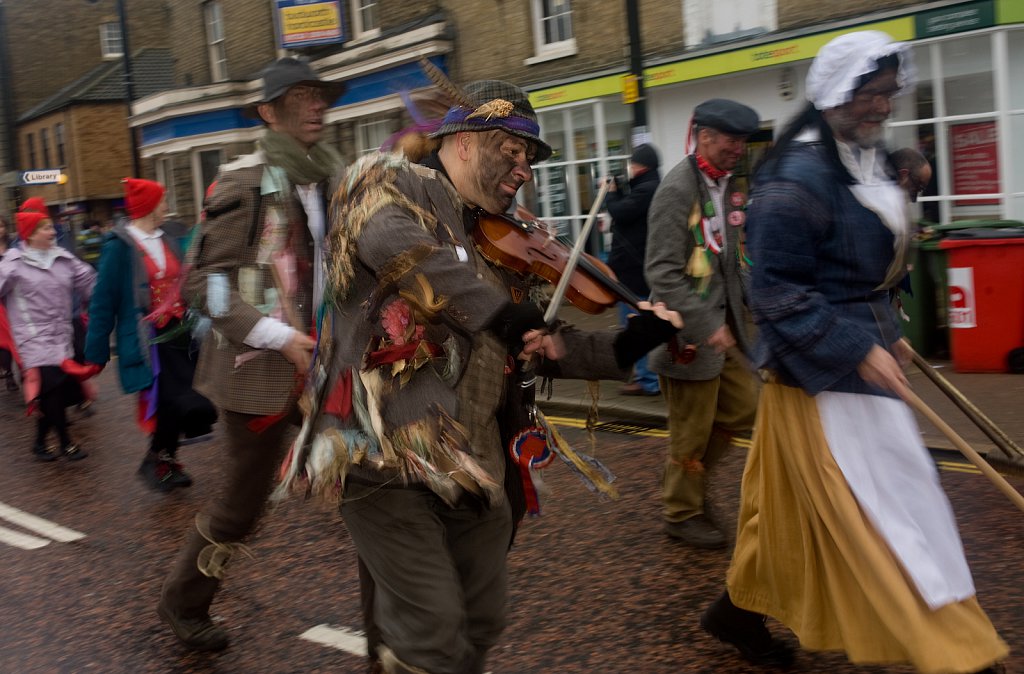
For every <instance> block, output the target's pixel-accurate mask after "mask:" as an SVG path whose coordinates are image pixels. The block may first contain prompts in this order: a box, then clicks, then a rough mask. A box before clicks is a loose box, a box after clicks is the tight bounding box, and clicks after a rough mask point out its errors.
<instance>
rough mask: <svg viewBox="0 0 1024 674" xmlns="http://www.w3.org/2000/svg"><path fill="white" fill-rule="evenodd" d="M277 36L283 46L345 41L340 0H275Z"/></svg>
mask: <svg viewBox="0 0 1024 674" xmlns="http://www.w3.org/2000/svg"><path fill="white" fill-rule="evenodd" d="M274 17H275V19H276V22H277V40H278V44H279V45H280V47H281V48H282V49H294V48H295V47H311V46H314V45H321V44H337V43H339V42H344V41H345V39H346V36H345V22H344V19H343V18H342V10H341V2H340V0H274Z"/></svg>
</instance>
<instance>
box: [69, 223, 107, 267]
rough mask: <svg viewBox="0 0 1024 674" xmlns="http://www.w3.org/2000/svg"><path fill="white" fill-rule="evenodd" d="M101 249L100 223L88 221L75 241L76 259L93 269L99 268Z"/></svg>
mask: <svg viewBox="0 0 1024 674" xmlns="http://www.w3.org/2000/svg"><path fill="white" fill-rule="evenodd" d="M102 247H103V232H102V231H101V230H100V223H99V222H98V221H96V220H90V221H88V222H86V223H85V226H84V227H82V229H81V231H79V232H78V236H77V237H76V241H75V250H76V251H77V252H78V257H79V258H81V259H82V260H83V261H84V262H88V263H89V264H91V265H92V266H93V267H98V266H99V260H100V249H101V248H102Z"/></svg>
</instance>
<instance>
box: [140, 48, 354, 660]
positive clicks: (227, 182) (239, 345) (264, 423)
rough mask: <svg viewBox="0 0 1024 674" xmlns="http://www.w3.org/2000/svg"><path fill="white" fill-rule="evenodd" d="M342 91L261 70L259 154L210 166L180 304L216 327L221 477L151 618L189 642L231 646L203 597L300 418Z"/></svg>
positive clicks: (208, 384)
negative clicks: (212, 172) (332, 114)
mask: <svg viewBox="0 0 1024 674" xmlns="http://www.w3.org/2000/svg"><path fill="white" fill-rule="evenodd" d="M343 90H344V86H343V85H342V84H340V83H337V82H326V81H323V80H321V79H320V78H319V77H318V76H317V74H316V73H315V72H314V70H313V69H312V68H311V67H310V66H309V64H307V63H305V62H304V61H300V60H298V59H294V58H288V57H286V58H282V59H279V60H277V61H275V62H274V63H272V64H270V65H269V66H268V67H267V68H265V69H264V71H263V95H262V98H261V99H260V102H259V103H258V104H257V105H256V106H255V108H252V109H250V112H251V113H253V114H255V115H257V116H258V117H259V118H260V119H262V120H263V122H264V124H266V127H267V128H266V130H265V131H264V132H263V135H262V136H261V137H260V139H259V140H258V141H257V147H258V152H256V153H255V154H251V155H246V156H243V157H239V158H238V159H237V160H235V161H234V162H232V163H230V164H226V165H224V166H222V167H221V170H220V172H219V174H218V177H217V187H216V188H215V189H214V192H213V194H212V196H211V197H210V198H209V199H208V200H207V202H206V214H207V220H206V221H205V222H204V223H203V224H202V226H201V229H200V232H199V234H198V235H197V237H196V241H195V242H194V243H193V244H192V246H191V248H190V253H189V256H188V258H187V260H188V261H190V262H191V264H192V268H191V271H190V272H189V274H188V276H187V278H186V282H185V288H186V294H185V299H186V300H187V301H188V302H189V303H190V304H191V305H192V306H193V307H194V308H196V309H197V310H199V311H201V312H203V313H204V314H206V315H209V316H210V317H211V318H212V321H213V329H212V331H211V332H210V334H209V335H208V336H207V337H206V339H205V341H204V343H203V347H202V350H201V353H200V359H199V367H198V370H197V371H196V388H197V389H198V390H200V391H201V392H203V393H204V394H206V395H207V396H209V397H210V399H211V400H213V401H214V402H215V403H216V404H217V406H218V407H219V408H220V409H221V411H222V413H223V415H224V422H225V426H226V432H227V451H226V453H225V455H224V471H225V473H226V481H225V485H224V491H223V493H222V494H221V495H220V496H219V497H218V498H216V499H214V500H213V501H212V502H210V503H209V504H207V505H206V506H205V507H204V508H203V510H202V512H200V513H199V514H198V515H197V516H196V520H195V526H194V527H192V528H191V529H190V530H189V532H188V534H187V537H186V540H185V543H184V545H183V547H182V548H181V551H180V552H179V554H178V557H177V559H176V561H175V562H174V566H173V568H172V569H171V571H170V573H169V574H168V576H167V579H166V580H165V582H164V586H163V591H162V593H161V596H160V603H159V605H158V607H157V612H158V613H159V615H160V617H161V618H162V619H163V620H164V621H165V622H166V623H168V624H169V625H170V627H171V629H172V630H173V631H174V633H175V635H177V637H178V638H179V639H180V640H181V641H182V642H183V643H184V644H185V645H186V646H188V647H190V648H193V649H196V650H210V651H212V650H220V649H223V648H225V647H227V645H228V634H227V631H226V630H225V629H224V628H223V627H222V626H220V625H217V624H215V623H214V622H213V621H212V620H211V619H210V613H209V611H210V605H211V604H212V603H213V599H214V595H215V594H216V592H217V590H218V588H219V587H220V584H221V581H222V579H223V576H224V569H225V567H226V565H227V562H228V560H229V559H230V557H231V555H232V554H233V553H234V552H235V551H236V550H237V549H238V547H239V545H240V543H241V541H242V540H243V539H244V538H245V537H246V536H248V535H249V532H251V531H252V529H253V527H254V526H255V525H256V522H257V520H258V519H259V517H260V514H261V513H262V511H263V507H264V504H265V502H266V499H267V496H268V495H269V493H270V490H271V488H272V486H273V482H274V478H275V476H276V473H277V469H278V467H279V466H280V463H281V459H282V458H283V456H284V454H285V452H286V450H287V448H288V442H287V437H286V434H287V433H288V432H289V431H290V430H291V428H292V425H293V423H294V422H297V421H299V420H300V417H299V413H298V410H297V407H296V398H297V393H298V391H297V387H296V383H297V381H301V380H302V378H303V376H304V375H305V373H306V371H307V370H308V368H309V364H310V360H311V357H312V353H313V347H314V341H313V340H312V338H311V337H310V336H309V335H310V332H311V330H312V326H313V307H315V306H317V305H318V304H319V301H320V293H321V292H322V280H321V269H322V255H323V252H322V251H323V240H324V234H325V231H326V227H327V199H328V198H329V196H330V187H329V184H328V181H329V179H330V178H332V177H336V176H337V174H338V172H339V171H340V170H341V168H342V160H341V157H340V156H339V155H338V154H337V152H336V151H335V150H334V149H333V148H332V147H331V146H330V145H329V144H327V143H323V142H320V139H321V136H322V135H323V132H324V128H325V126H324V113H325V111H326V110H327V108H328V107H329V106H330V105H331V104H332V103H333V102H334V101H335V100H337V98H338V97H339V96H340V95H341V93H342V91H343ZM186 264H188V262H187V263H186Z"/></svg>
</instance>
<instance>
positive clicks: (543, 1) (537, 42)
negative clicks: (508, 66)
mask: <svg viewBox="0 0 1024 674" xmlns="http://www.w3.org/2000/svg"><path fill="white" fill-rule="evenodd" d="M530 6H531V14H532V17H533V42H534V47H535V50H536V55H535V56H533V57H532V58H529V59H527V60H526V64H527V65H530V64H532V63H540V62H541V61H547V60H549V59H554V58H561V57H563V56H572V55H573V54H575V53H576V37H575V35H574V34H573V28H572V4H571V2H570V0H530Z"/></svg>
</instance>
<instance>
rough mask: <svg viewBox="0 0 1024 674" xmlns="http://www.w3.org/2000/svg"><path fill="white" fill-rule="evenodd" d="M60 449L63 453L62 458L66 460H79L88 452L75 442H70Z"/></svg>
mask: <svg viewBox="0 0 1024 674" xmlns="http://www.w3.org/2000/svg"><path fill="white" fill-rule="evenodd" d="M61 451H62V452H63V453H64V458H65V459H67V460H68V461H81V460H82V459H84V458H85V457H87V456H89V453H88V452H87V451H85V450H84V449H82V446H81V445H79V444H78V443H77V442H72V443H71V444H70V445H68V446H66V447H64V449H62V450H61Z"/></svg>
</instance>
